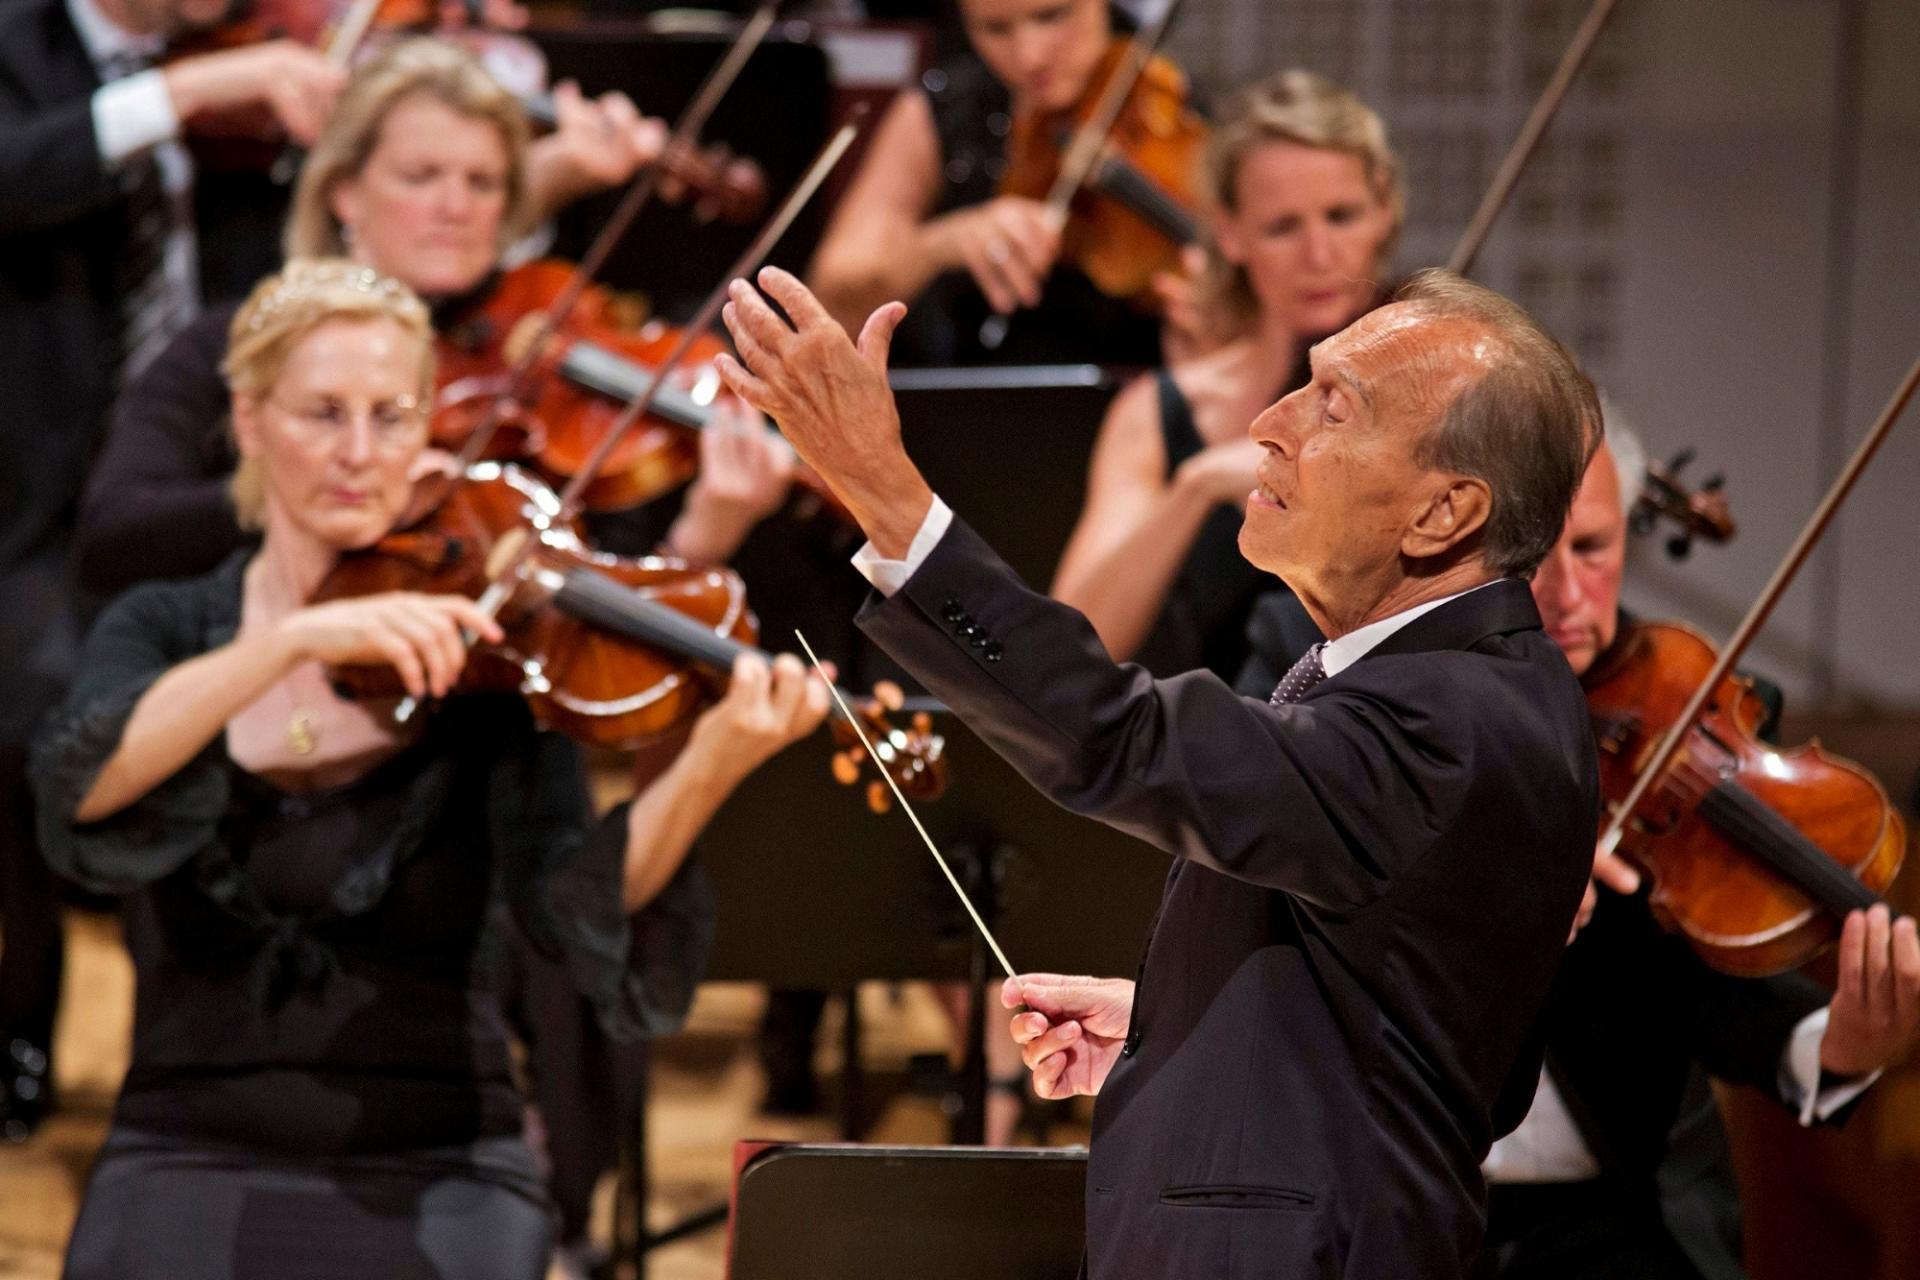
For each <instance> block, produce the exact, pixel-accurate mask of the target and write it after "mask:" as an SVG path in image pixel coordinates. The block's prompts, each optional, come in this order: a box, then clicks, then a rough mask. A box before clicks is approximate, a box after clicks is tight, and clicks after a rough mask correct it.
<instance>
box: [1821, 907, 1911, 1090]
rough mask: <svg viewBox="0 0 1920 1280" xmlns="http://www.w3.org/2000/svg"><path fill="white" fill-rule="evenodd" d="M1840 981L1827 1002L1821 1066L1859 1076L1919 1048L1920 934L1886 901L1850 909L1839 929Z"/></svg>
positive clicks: (1834, 1071)
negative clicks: (1858, 908)
mask: <svg viewBox="0 0 1920 1280" xmlns="http://www.w3.org/2000/svg"><path fill="white" fill-rule="evenodd" d="M1839 961H1840V983H1839V986H1838V987H1836V988H1835V990H1834V993H1833V1002H1832V1003H1831V1004H1829V1005H1828V1006H1827V1030H1826V1034H1825V1035H1824V1036H1823V1037H1821V1040H1820V1066H1821V1069H1822V1070H1825V1071H1831V1072H1833V1073H1834V1074H1835V1075H1841V1076H1858V1075H1865V1074H1866V1073H1867V1072H1869V1071H1878V1070H1880V1069H1882V1068H1884V1067H1890V1066H1893V1065H1894V1064H1896V1063H1898V1062H1900V1061H1902V1060H1903V1059H1905V1058H1907V1057H1908V1056H1909V1055H1911V1054H1912V1053H1913V1051H1914V1049H1915V1048H1916V1047H1920V933H1916V930H1915V927H1914V921H1913V917H1912V916H1904V917H1902V918H1901V919H1899V920H1894V919H1893V918H1892V915H1891V913H1890V912H1889V911H1888V910H1887V908H1886V907H1885V906H1877V907H1874V908H1872V909H1870V910H1867V911H1854V912H1851V913H1849V914H1848V916H1847V922H1846V924H1845V925H1844V926H1843V927H1842V928H1841V931H1840V948H1839Z"/></svg>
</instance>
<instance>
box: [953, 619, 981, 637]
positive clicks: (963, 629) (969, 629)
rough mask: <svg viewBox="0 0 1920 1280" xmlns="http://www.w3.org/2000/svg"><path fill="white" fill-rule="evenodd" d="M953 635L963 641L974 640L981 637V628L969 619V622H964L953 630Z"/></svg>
mask: <svg viewBox="0 0 1920 1280" xmlns="http://www.w3.org/2000/svg"><path fill="white" fill-rule="evenodd" d="M953 633H954V634H955V635H957V636H959V637H960V638H961V639H962V640H972V639H975V638H977V637H978V636H979V634H980V627H979V624H978V623H975V622H973V621H972V620H971V619H969V620H968V621H966V622H963V623H961V624H960V625H959V626H957V627H955V628H954V629H953Z"/></svg>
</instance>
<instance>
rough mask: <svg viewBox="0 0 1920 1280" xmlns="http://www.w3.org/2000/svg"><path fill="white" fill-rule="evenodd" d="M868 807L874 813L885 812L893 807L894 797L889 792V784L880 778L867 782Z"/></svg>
mask: <svg viewBox="0 0 1920 1280" xmlns="http://www.w3.org/2000/svg"><path fill="white" fill-rule="evenodd" d="M867 808H868V809H870V810H872V811H873V812H874V813H885V812H886V811H887V810H889V809H891V808H893V797H892V796H890V795H888V794H887V784H886V783H884V782H882V781H880V779H878V778H875V779H874V780H873V781H872V782H869V783H868V784H867Z"/></svg>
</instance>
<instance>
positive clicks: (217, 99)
mask: <svg viewBox="0 0 1920 1280" xmlns="http://www.w3.org/2000/svg"><path fill="white" fill-rule="evenodd" d="M161 74H162V75H163V76H164V77H165V80H166V86H167V96H168V97H169V98H171V99H172V100H173V111H174V115H175V116H176V117H178V118H179V120H180V122H181V125H182V126H183V127H184V128H187V129H189V130H191V128H192V121H193V117H195V116H197V115H200V114H201V113H203V112H208V111H219V110H223V109H228V108H234V107H248V106H254V105H261V106H265V107H268V108H271V109H272V111H273V113H274V115H275V116H276V117H278V118H279V121H280V123H281V124H282V125H283V126H285V128H286V130H287V133H288V134H289V135H291V136H292V138H293V140H294V141H295V142H298V143H301V144H307V143H311V142H312V141H313V140H314V139H315V138H316V137H318V136H319V133H320V130H321V127H322V126H324V125H325V124H326V122H327V116H328V114H329V113H330V112H331V111H332V110H333V102H334V99H335V98H337V97H339V95H340V87H341V85H342V84H344V83H345V80H346V74H345V73H344V72H343V71H341V70H340V69H339V68H338V67H336V66H334V65H333V64H332V63H330V62H328V61H327V59H326V57H325V56H324V55H322V54H321V53H319V52H318V51H317V50H314V49H311V48H309V47H307V46H306V45H303V44H301V43H299V42H298V41H295V40H269V41H266V42H265V43H262V44H253V45H247V46H245V47H243V48H239V49H225V50H222V51H220V52H218V53H206V54H200V55H198V56H196V57H191V58H182V59H180V60H179V61H178V62H173V63H169V64H168V65H167V67H166V68H165V69H164V70H163V71H162V73H161Z"/></svg>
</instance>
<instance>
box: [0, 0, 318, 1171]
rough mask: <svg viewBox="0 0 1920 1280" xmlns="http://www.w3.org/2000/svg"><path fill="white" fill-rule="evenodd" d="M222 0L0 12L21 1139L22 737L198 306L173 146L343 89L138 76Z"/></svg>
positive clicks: (7, 1108) (40, 984)
mask: <svg viewBox="0 0 1920 1280" xmlns="http://www.w3.org/2000/svg"><path fill="white" fill-rule="evenodd" d="M226 5H227V0H151V2H149V3H139V4H134V3H129V0H0V388H4V389H5V392H6V397H7V410H6V413H5V415H4V417H3V418H0V600H4V601H5V602H6V607H5V609H3V610H0V653H4V654H5V655H6V657H5V660H4V662H3V663H0V917H3V918H0V933H4V935H5V938H6V947H5V950H4V953H3V954H0V1136H4V1137H7V1138H12V1139H15V1140H18V1139H22V1138H24V1137H26V1136H27V1134H28V1133H30V1132H31V1131H32V1129H33V1127H34V1125H35V1124H36V1123H37V1122H38V1120H39V1118H40V1116H41V1114H42V1113H43V1111H44V1110H45V1107H46V1105H47V1097H48V1095H47V1092H46V1089H47V1081H48V1076H49V1069H48V1061H47V1058H48V1049H49V1047H50V1042H51V1037H52V1029H53V1027H52V1023H53V1013H54V1006H55V1002H56V998H57V994H58V989H59V978H60V965H59V920H58V915H57V911H56V907H55V902H54V897H53V887H52V884H51V881H50V879H49V877H48V873H47V870H46V867H45V864H44V862H43V861H42V859H41V857H40V855H39V852H38V849H37V847H36V843H35V840H34V837H33V828H32V818H31V812H30V800H29V797H28V794H27V789H26V781H25V772H24V770H25V746H24V743H25V741H26V738H27V735H28V733H29V732H30V730H31V729H32V727H33V725H34V723H35V722H36V721H37V720H38V718H39V717H40V715H41V714H42V713H44V712H45V711H46V710H47V709H48V708H49V707H50V706H52V705H53V703H54V702H55V701H57V700H58V698H59V697H60V695H61V693H62V691H63V689H64V687H65V684H66V681H67V679H68V677H69V676H70V674H71V668H72V664H73V662H74V660H75V654H76V652H77V650H78V644H79V626H80V618H81V615H82V613H83V604H82V601H81V599H80V596H79V591H78V588H77V587H76V585H75V581H74V575H73V573H72V571H71V567H70V557H71V549H70V548H71V542H72V532H73V520H74V511H75V507H76V504H77V502H78V499H79V495H80V489H81V485H82V482H83V481H84V479H85V476H86V470H87V466H88V464H89V462H90V461H91V459H92V457H93V453H94V450H95V448H96V446H97V444H98V442H99V438H100V435H101V432H102V430H103V428H104V426H105V422H106V416H107V410H108V407H109V405H110V404H111V403H112V399H113V396H114V394H115V392H116V390H117V388H118V387H119V385H120V383H121V382H122V381H123V380H124V378H125V377H126V376H127V375H129V374H130V373H131V372H132V371H133V369H134V367H135V366H136V364H137V363H138V361H139V360H141V359H143V358H145V357H146V356H147V355H150V354H151V353H152V352H153V351H155V350H157V349H158V347H159V346H160V345H161V344H163V343H164V342H165V340H166V338H167V337H168V336H169V334H171V333H172V332H173V331H174V330H175V329H177V327H178V326H179V325H180V324H182V323H184V322H185V321H186V320H187V319H189V318H190V317H191V314H192V310H193V306H194V302H195V294H196V291H197V285H196V281H195V270H194V266H195V258H196V256H198V255H196V251H195V245H194V243H193V235H192V229H191V217H190V214H189V213H188V209H187V202H188V190H189V186H190V179H191V166H190V164H189V163H188V161H187V159H186V156H185V153H184V152H183V151H181V150H180V149H179V148H178V147H177V146H176V145H175V141H174V140H175V139H176V137H177V134H178V131H179V127H180V122H181V121H182V120H185V119H187V118H188V117H190V116H192V115H193V114H194V113H195V112H197V111H199V110H201V109H202V108H210V107H217V106H223V105H239V104H245V103H258V102H270V103H272V104H273V105H274V106H275V108H276V110H278V111H279V112H280V114H281V117H282V119H284V120H286V121H287V122H288V123H289V124H290V125H293V126H296V131H300V132H304V133H305V134H306V135H308V136H310V134H311V127H312V125H313V123H314V122H315V121H316V120H317V113H318V112H319V111H321V110H323V109H324V107H325V105H326V101H327V100H328V98H329V96H330V94H331V91H332V88H333V86H334V85H335V83H336V82H337V80H338V76H339V73H338V72H337V71H335V70H333V69H332V68H331V67H329V66H328V65H327V63H326V60H325V59H324V58H322V57H321V56H320V55H319V54H318V53H315V52H313V51H311V50H305V49H298V48H295V47H293V46H291V45H287V44H284V43H276V44H274V45H267V46H258V47H255V48H251V49H240V50H233V51H229V52H222V53H217V54H208V55H205V56H202V57H199V58H191V59H185V60H182V61H179V62H176V63H175V64H173V65H172V66H170V67H169V68H168V69H167V70H166V71H164V72H162V71H158V70H148V71H144V72H143V71H142V70H141V68H142V67H143V65H144V64H145V63H146V62H147V60H149V59H150V58H153V57H155V56H157V55H158V54H159V53H160V52H161V49H162V46H163V45H164V42H165V37H166V36H167V35H169V34H172V33H174V32H176V31H178V30H181V29H184V28H185V27H187V26H190V25H194V24H196V23H199V22H202V21H206V20H211V19H213V18H217V17H219V16H220V15H221V13H222V12H223V11H224V9H225V8H226ZM230 248H231V245H230V244H229V245H227V246H223V252H224V251H226V250H228V249H230Z"/></svg>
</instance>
